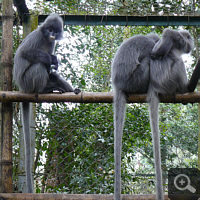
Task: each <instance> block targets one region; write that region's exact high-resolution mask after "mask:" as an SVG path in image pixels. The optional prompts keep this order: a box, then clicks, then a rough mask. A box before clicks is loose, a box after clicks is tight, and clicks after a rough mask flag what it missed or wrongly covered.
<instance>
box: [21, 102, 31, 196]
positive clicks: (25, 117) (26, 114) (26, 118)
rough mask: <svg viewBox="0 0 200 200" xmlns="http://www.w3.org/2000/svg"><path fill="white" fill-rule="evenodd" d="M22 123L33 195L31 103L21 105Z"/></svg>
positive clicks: (28, 187) (28, 178)
mask: <svg viewBox="0 0 200 200" xmlns="http://www.w3.org/2000/svg"><path fill="white" fill-rule="evenodd" d="M21 108H22V123H23V133H24V142H25V153H26V154H25V161H26V162H25V163H26V166H25V169H26V186H27V192H28V193H33V182H32V174H31V138H30V124H29V123H30V103H27V102H23V103H21Z"/></svg>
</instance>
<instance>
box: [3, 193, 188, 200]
mask: <svg viewBox="0 0 200 200" xmlns="http://www.w3.org/2000/svg"><path fill="white" fill-rule="evenodd" d="M184 196H185V195H184ZM1 197H2V198H4V199H6V200H25V199H26V200H32V199H34V200H49V199H51V200H58V199H59V200H75V199H76V200H114V195H110V194H25V193H24V194H22V193H14V194H12V193H10V194H8V193H6V194H5V193H0V198H1ZM182 197H183V195H182ZM178 199H179V198H177V200H178ZM122 200H156V198H155V195H122ZM165 200H168V196H167V195H165ZM181 200H184V199H183V198H182V199H181Z"/></svg>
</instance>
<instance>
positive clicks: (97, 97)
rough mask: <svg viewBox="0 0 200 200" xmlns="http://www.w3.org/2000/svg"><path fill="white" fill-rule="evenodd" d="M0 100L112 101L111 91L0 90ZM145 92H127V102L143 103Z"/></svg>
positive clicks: (196, 95) (182, 97)
mask: <svg viewBox="0 0 200 200" xmlns="http://www.w3.org/2000/svg"><path fill="white" fill-rule="evenodd" d="M160 100H161V102H162V103H196V102H200V92H192V93H186V94H176V95H171V96H160ZM0 102H38V103H41V102H47V103H53V102H58V103H59V102H74V103H112V102H113V92H81V93H79V94H78V95H76V94H74V93H73V92H66V93H63V94H60V93H51V94H27V93H23V92H15V91H0ZM145 102H146V94H129V97H128V103H145Z"/></svg>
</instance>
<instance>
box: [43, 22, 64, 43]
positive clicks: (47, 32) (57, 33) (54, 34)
mask: <svg viewBox="0 0 200 200" xmlns="http://www.w3.org/2000/svg"><path fill="white" fill-rule="evenodd" d="M43 33H44V36H45V37H46V38H47V39H48V40H50V41H54V40H60V39H61V38H62V33H63V31H62V29H60V28H58V27H52V26H48V27H43Z"/></svg>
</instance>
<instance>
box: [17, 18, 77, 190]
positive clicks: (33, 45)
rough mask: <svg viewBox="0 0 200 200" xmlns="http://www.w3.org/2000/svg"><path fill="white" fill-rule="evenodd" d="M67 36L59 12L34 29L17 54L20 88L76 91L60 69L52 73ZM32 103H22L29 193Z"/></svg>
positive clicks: (28, 91) (28, 90)
mask: <svg viewBox="0 0 200 200" xmlns="http://www.w3.org/2000/svg"><path fill="white" fill-rule="evenodd" d="M62 35H63V20H62V18H61V17H60V16H59V15H57V14H52V15H50V16H48V17H47V18H46V20H45V21H44V23H43V24H42V25H41V26H40V27H38V28H37V29H36V30H35V31H33V32H31V33H30V34H29V35H28V36H27V37H26V38H25V39H24V40H23V41H22V43H21V44H20V46H19V48H18V49H17V51H16V54H15V57H14V79H15V81H16V83H17V85H18V86H19V89H20V91H23V92H26V93H37V94H38V93H49V92H53V91H54V90H57V91H60V92H74V93H76V94H78V93H79V92H80V90H79V89H75V90H74V89H73V88H72V87H71V85H70V84H69V83H67V82H66V81H65V80H64V79H63V78H62V77H60V76H59V74H58V73H56V72H51V65H55V69H56V70H57V68H58V61H57V57H56V56H55V55H52V54H53V51H54V46H55V40H59V39H61V38H62ZM29 115H30V104H29V103H27V102H23V103H22V123H23V132H24V134H25V150H26V154H25V158H26V181H27V191H28V193H33V182H32V177H31V168H30V153H31V152H30V146H31V144H30V130H29V129H30V127H29V117H30V116H29Z"/></svg>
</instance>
